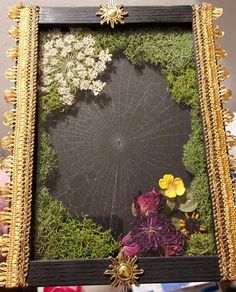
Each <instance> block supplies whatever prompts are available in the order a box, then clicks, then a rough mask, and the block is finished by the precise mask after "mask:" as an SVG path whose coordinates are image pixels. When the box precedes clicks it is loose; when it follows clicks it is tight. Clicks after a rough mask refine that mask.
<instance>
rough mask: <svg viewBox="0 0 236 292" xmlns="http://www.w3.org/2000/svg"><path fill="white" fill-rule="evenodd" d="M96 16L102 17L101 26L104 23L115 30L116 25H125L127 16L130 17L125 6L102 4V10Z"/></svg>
mask: <svg viewBox="0 0 236 292" xmlns="http://www.w3.org/2000/svg"><path fill="white" fill-rule="evenodd" d="M96 15H98V16H100V17H101V25H103V24H104V23H107V24H110V25H111V27H112V28H114V26H115V24H124V23H125V20H124V18H125V16H127V15H128V11H125V10H124V5H123V4H113V3H107V4H100V9H99V10H98V11H97V13H96Z"/></svg>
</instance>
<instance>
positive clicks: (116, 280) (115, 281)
mask: <svg viewBox="0 0 236 292" xmlns="http://www.w3.org/2000/svg"><path fill="white" fill-rule="evenodd" d="M108 259H109V261H110V262H111V264H110V265H109V270H106V271H105V273H104V274H105V275H108V276H111V280H112V284H111V286H112V287H118V286H122V285H123V287H124V290H125V291H126V290H127V289H128V288H131V285H132V284H134V285H135V286H139V283H138V282H137V280H138V279H139V276H140V275H141V274H143V273H144V270H143V269H140V268H139V266H138V264H137V260H138V257H137V256H134V257H128V256H126V255H125V254H124V252H123V251H120V252H119V254H118V256H117V257H116V258H113V257H109V258H108Z"/></svg>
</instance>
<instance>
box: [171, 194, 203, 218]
mask: <svg viewBox="0 0 236 292" xmlns="http://www.w3.org/2000/svg"><path fill="white" fill-rule="evenodd" d="M197 207H198V203H197V202H196V201H195V199H194V197H193V194H192V193H190V192H188V191H186V192H185V194H184V195H183V196H180V197H177V198H176V209H178V210H180V211H182V212H187V213H189V212H193V211H194V210H196V209H197Z"/></svg>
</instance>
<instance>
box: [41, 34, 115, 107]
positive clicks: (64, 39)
mask: <svg viewBox="0 0 236 292" xmlns="http://www.w3.org/2000/svg"><path fill="white" fill-rule="evenodd" d="M41 57H42V60H41V66H40V69H41V90H42V91H44V92H47V87H49V86H50V85H52V84H54V83H56V84H57V85H58V94H59V97H60V99H61V101H62V102H63V103H64V104H67V105H72V104H73V102H74V100H75V95H76V92H77V91H78V90H91V91H92V92H93V94H94V95H98V94H99V93H100V92H101V91H102V90H103V88H104V86H105V83H104V82H102V81H101V80H99V79H97V77H98V75H99V74H100V73H101V72H103V71H104V70H105V69H106V63H107V62H109V61H111V57H112V55H111V54H110V53H109V51H108V50H101V51H100V52H96V51H95V39H94V38H93V37H92V36H91V35H88V36H85V37H83V38H82V39H81V38H79V37H78V36H76V35H73V34H70V33H67V34H62V33H61V32H60V31H54V32H53V33H52V35H51V38H50V39H49V40H48V41H47V42H46V43H45V44H44V46H43V49H42V52H41Z"/></svg>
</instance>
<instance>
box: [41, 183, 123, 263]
mask: <svg viewBox="0 0 236 292" xmlns="http://www.w3.org/2000/svg"><path fill="white" fill-rule="evenodd" d="M38 196H39V198H40V200H38V203H37V204H38V205H37V208H36V210H37V214H36V217H37V218H38V219H37V220H38V222H37V228H36V239H35V251H36V256H37V257H39V258H40V259H44V260H56V259H76V258H85V259H86V258H105V257H107V256H108V255H113V254H114V252H116V251H118V250H119V243H118V242H116V241H115V240H114V239H113V238H112V235H111V231H110V230H106V231H104V230H103V228H102V227H101V226H99V225H97V224H96V223H95V222H94V221H93V220H92V219H90V218H88V216H86V215H83V216H82V218H81V219H74V218H72V217H71V216H70V215H69V213H68V211H67V210H66V208H65V207H64V206H63V204H62V203H60V202H58V201H56V200H55V199H54V198H52V196H51V195H50V193H49V190H48V189H47V188H46V187H41V188H40V190H39V192H38Z"/></svg>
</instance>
